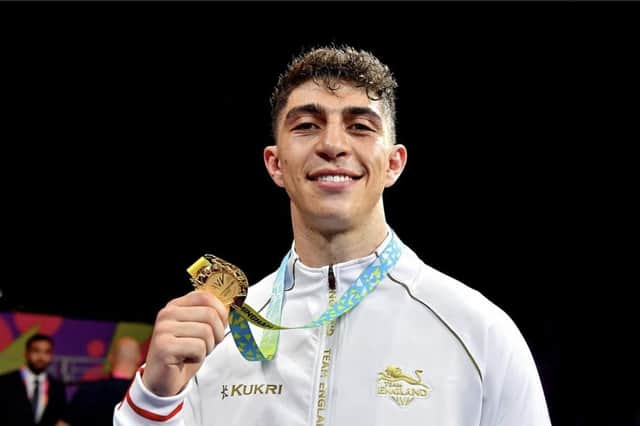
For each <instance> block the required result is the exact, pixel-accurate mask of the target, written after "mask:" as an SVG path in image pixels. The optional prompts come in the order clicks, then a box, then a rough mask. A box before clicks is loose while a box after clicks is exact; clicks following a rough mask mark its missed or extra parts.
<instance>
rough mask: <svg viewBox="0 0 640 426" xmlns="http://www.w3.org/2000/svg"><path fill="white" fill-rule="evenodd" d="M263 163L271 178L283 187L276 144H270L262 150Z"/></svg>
mask: <svg viewBox="0 0 640 426" xmlns="http://www.w3.org/2000/svg"><path fill="white" fill-rule="evenodd" d="M263 159H264V165H265V167H266V168H267V171H268V172H269V175H270V176H271V179H273V181H274V182H275V183H276V185H278V186H280V187H284V180H283V179H282V170H281V169H280V159H279V158H278V146H277V145H270V146H268V147H266V148H265V149H264V152H263Z"/></svg>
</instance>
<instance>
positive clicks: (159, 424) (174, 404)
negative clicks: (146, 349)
mask: <svg viewBox="0 0 640 426" xmlns="http://www.w3.org/2000/svg"><path fill="white" fill-rule="evenodd" d="M142 372H143V369H142V368H141V369H140V370H138V372H137V373H136V375H135V377H134V379H133V381H132V383H131V386H130V387H129V390H127V393H126V395H125V397H124V399H123V400H122V401H121V402H120V403H119V404H118V405H116V407H115V408H114V413H113V425H114V426H143V425H145V426H146V425H150V426H151V425H153V426H184V425H185V424H187V423H185V417H188V416H185V411H188V410H185V399H186V396H187V395H188V393H189V392H190V391H191V389H192V387H193V386H192V381H190V382H189V383H188V384H187V386H186V387H185V388H184V389H183V390H182V392H180V393H179V394H177V395H175V396H170V397H160V396H157V395H155V394H154V393H152V392H151V391H150V390H148V389H147V388H146V387H145V386H144V383H143V382H142Z"/></svg>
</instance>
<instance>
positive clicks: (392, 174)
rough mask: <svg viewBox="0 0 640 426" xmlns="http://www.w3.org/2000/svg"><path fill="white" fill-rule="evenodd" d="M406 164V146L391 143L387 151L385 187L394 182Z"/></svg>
mask: <svg viewBox="0 0 640 426" xmlns="http://www.w3.org/2000/svg"><path fill="white" fill-rule="evenodd" d="M406 164H407V148H405V146H404V145H400V144H396V145H393V146H392V147H391V152H390V153H389V164H388V166H387V176H386V179H385V184H384V187H385V188H389V187H390V186H392V185H393V184H394V183H396V181H397V180H398V178H399V177H400V175H401V174H402V171H403V170H404V166H405V165H406Z"/></svg>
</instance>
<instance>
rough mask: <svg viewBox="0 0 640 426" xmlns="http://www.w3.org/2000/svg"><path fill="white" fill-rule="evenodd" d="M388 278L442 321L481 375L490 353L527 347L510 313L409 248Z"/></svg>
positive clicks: (420, 306) (488, 365)
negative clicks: (467, 353)
mask: <svg viewBox="0 0 640 426" xmlns="http://www.w3.org/2000/svg"><path fill="white" fill-rule="evenodd" d="M402 250H403V252H402V257H401V259H400V261H399V263H398V265H397V267H396V268H394V270H393V271H392V272H391V274H390V279H391V280H392V281H394V282H395V283H396V284H398V285H400V287H401V288H402V289H403V290H404V291H405V292H406V293H407V294H408V295H409V296H410V297H411V299H412V300H413V301H414V302H415V303H416V307H417V308H421V309H424V310H425V311H426V312H427V313H428V314H429V315H431V316H434V317H435V318H436V319H437V320H438V321H440V322H442V323H443V324H444V325H445V326H446V327H447V328H448V329H449V330H450V331H451V333H453V334H454V335H455V337H456V338H457V339H458V340H460V342H461V344H462V345H463V346H465V349H466V350H467V351H468V352H469V354H470V355H471V356H472V358H473V360H474V362H475V363H476V366H477V368H478V369H479V370H480V373H481V375H482V376H484V374H485V373H486V372H487V370H488V369H490V364H492V362H491V359H492V355H491V354H492V353H494V352H495V351H507V352H508V351H511V350H513V349H514V348H518V349H517V350H522V349H526V344H524V340H523V338H522V335H521V333H520V331H519V330H518V328H517V327H516V325H515V324H514V322H513V321H512V320H511V318H510V317H509V315H507V314H506V313H505V311H504V310H502V309H501V308H500V307H498V306H497V305H495V304H494V303H493V302H491V301H490V300H489V299H487V298H486V297H485V296H484V295H483V294H481V293H480V292H479V291H477V290H475V289H473V288H471V287H469V286H468V285H466V284H464V283H462V282H460V281H458V280H456V279H455V278H453V277H451V276H449V275H447V274H445V273H443V272H440V271H438V270H437V269H435V268H433V267H431V266H429V265H427V264H426V263H424V262H423V261H422V260H421V259H420V258H419V257H418V256H417V255H416V253H414V252H413V251H412V250H411V249H410V248H409V247H407V246H403V248H402Z"/></svg>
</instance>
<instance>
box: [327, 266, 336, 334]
mask: <svg viewBox="0 0 640 426" xmlns="http://www.w3.org/2000/svg"><path fill="white" fill-rule="evenodd" d="M328 281H329V305H333V304H334V303H336V276H335V275H334V273H333V265H329V274H328ZM335 327H336V322H335V321H331V322H330V323H329V324H327V336H331V335H333V332H334V331H335Z"/></svg>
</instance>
